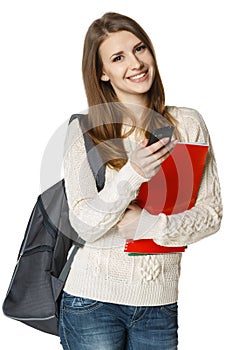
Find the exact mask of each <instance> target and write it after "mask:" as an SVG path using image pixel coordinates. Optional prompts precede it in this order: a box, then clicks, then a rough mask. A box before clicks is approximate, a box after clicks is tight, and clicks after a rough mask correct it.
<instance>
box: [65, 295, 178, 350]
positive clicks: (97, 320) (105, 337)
mask: <svg viewBox="0 0 233 350" xmlns="http://www.w3.org/2000/svg"><path fill="white" fill-rule="evenodd" d="M177 330H178V323H177V303H174V304H169V305H163V306H150V307H135V306H126V305H120V304H119V305H118V304H111V303H103V302H100V301H96V300H91V299H86V298H80V297H75V296H72V295H70V294H67V293H65V292H64V293H63V296H62V300H61V308H60V319H59V334H60V338H61V344H62V346H63V349H65V350H131V349H133V350H150V349H151V350H152V349H153V350H177V344H178V336H177Z"/></svg>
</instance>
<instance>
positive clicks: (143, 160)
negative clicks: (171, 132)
mask: <svg viewBox="0 0 233 350" xmlns="http://www.w3.org/2000/svg"><path fill="white" fill-rule="evenodd" d="M169 141H170V140H169V138H168V137H166V138H163V139H161V140H160V141H158V142H156V143H153V144H152V145H150V146H148V147H146V145H147V143H148V140H147V139H146V140H144V141H143V142H141V143H140V144H139V145H138V146H137V147H136V149H135V150H134V151H133V152H132V153H131V156H130V163H131V166H132V167H133V168H134V170H135V171H136V172H137V173H138V174H139V175H141V176H143V177H145V178H147V179H151V178H152V177H153V176H154V175H156V174H157V172H158V171H159V168H160V165H161V164H162V162H163V161H164V160H165V159H166V158H167V157H168V156H169V155H170V153H171V152H172V150H173V148H174V146H175V144H176V143H177V141H176V140H174V141H171V142H169ZM164 146H165V147H164Z"/></svg>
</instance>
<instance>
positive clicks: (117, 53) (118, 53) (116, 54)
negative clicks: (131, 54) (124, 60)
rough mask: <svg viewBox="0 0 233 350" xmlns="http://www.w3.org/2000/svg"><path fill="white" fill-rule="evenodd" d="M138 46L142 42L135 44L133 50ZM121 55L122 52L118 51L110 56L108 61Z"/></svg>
mask: <svg viewBox="0 0 233 350" xmlns="http://www.w3.org/2000/svg"><path fill="white" fill-rule="evenodd" d="M140 44H143V42H142V41H139V43H137V44H136V45H134V47H133V50H134V49H135V48H136V47H137V46H139V45H140ZM122 53H124V51H118V52H116V53H114V54H112V56H111V57H110V59H111V58H112V57H113V56H118V55H121V54H122Z"/></svg>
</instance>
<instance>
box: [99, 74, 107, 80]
mask: <svg viewBox="0 0 233 350" xmlns="http://www.w3.org/2000/svg"><path fill="white" fill-rule="evenodd" d="M100 79H101V80H102V81H109V77H108V76H107V75H106V74H105V73H103V74H102V75H101V78H100Z"/></svg>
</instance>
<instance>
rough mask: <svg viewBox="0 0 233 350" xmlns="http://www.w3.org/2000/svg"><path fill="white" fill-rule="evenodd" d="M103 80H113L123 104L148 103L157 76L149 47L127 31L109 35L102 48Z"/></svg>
mask: <svg viewBox="0 0 233 350" xmlns="http://www.w3.org/2000/svg"><path fill="white" fill-rule="evenodd" d="M99 54H100V57H101V59H102V62H103V72H102V76H101V80H102V81H106V82H107V81H110V83H111V85H112V87H113V89H114V91H115V93H116V95H117V97H118V99H119V101H120V102H123V103H136V104H143V105H145V103H146V93H147V92H148V91H149V89H150V88H151V85H152V83H153V81H154V77H155V62H154V58H153V56H152V55H151V53H150V51H149V50H148V48H147V47H146V46H145V44H144V43H143V42H141V40H140V39H139V38H137V37H136V36H135V35H134V34H133V33H131V32H128V31H119V32H116V33H110V34H108V37H107V38H106V39H105V40H104V41H103V43H102V44H101V45H100V48H99Z"/></svg>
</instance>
